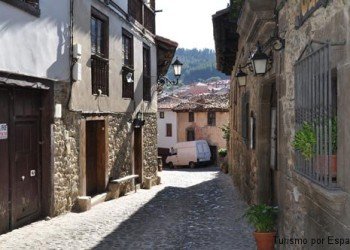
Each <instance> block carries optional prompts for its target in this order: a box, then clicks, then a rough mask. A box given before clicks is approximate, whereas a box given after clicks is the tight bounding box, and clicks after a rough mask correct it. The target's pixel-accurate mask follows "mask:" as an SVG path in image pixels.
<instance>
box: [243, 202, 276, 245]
mask: <svg viewBox="0 0 350 250" xmlns="http://www.w3.org/2000/svg"><path fill="white" fill-rule="evenodd" d="M277 212H278V209H277V207H271V206H268V205H265V204H261V205H253V206H250V207H249V208H248V209H247V211H246V212H245V214H244V216H245V217H246V218H247V220H248V222H249V223H250V224H251V225H253V226H254V227H255V232H254V237H255V241H256V245H257V247H258V250H273V249H274V245H275V237H276V230H275V223H276V219H277Z"/></svg>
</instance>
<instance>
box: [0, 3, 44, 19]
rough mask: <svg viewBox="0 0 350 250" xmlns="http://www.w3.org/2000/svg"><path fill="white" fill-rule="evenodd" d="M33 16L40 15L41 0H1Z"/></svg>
mask: <svg viewBox="0 0 350 250" xmlns="http://www.w3.org/2000/svg"><path fill="white" fill-rule="evenodd" d="M0 1H3V2H5V3H8V4H10V5H12V6H14V7H16V8H19V9H21V10H23V11H25V12H28V13H29V14H31V15H33V16H37V17H39V16H40V8H39V0H0Z"/></svg>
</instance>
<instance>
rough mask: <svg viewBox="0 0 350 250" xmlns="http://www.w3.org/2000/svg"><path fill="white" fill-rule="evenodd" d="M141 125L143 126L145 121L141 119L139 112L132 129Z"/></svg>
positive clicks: (141, 114) (141, 115)
mask: <svg viewBox="0 0 350 250" xmlns="http://www.w3.org/2000/svg"><path fill="white" fill-rule="evenodd" d="M143 125H145V120H144V119H143V113H142V112H141V111H139V112H137V114H136V117H135V119H134V128H141V127H142V126H143Z"/></svg>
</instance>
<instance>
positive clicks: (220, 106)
mask: <svg viewBox="0 0 350 250" xmlns="http://www.w3.org/2000/svg"><path fill="white" fill-rule="evenodd" d="M228 108H229V94H222V95H220V94H206V95H199V96H193V97H191V98H189V99H188V101H187V102H182V103H180V104H178V105H177V106H176V107H174V108H173V111H175V112H189V111H196V112H199V111H223V112H225V111H228Z"/></svg>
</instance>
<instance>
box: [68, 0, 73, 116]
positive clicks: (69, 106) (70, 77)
mask: <svg viewBox="0 0 350 250" xmlns="http://www.w3.org/2000/svg"><path fill="white" fill-rule="evenodd" d="M69 13H70V15H69V18H70V20H69V22H70V23H69V32H70V44H69V66H70V70H69V89H68V92H69V93H68V95H69V97H68V103H67V108H68V110H69V111H73V110H72V108H71V98H72V87H73V66H74V62H73V42H74V40H73V30H74V0H70V11H69Z"/></svg>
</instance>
